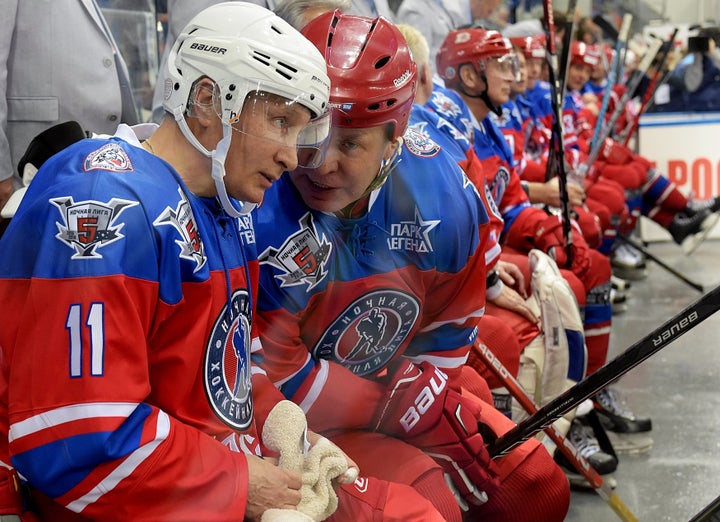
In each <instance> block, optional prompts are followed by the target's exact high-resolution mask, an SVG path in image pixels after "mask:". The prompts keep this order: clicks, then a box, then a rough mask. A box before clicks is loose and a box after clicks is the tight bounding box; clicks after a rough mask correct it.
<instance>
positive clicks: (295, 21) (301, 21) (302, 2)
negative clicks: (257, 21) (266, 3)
mask: <svg viewBox="0 0 720 522" xmlns="http://www.w3.org/2000/svg"><path fill="white" fill-rule="evenodd" d="M350 6H351V4H350V0H280V1H279V2H278V3H277V4H276V5H275V14H276V15H278V16H279V17H280V18H282V19H283V20H285V21H286V22H287V23H289V24H290V25H292V26H293V27H294V28H295V29H297V30H298V31H300V30H302V28H303V27H305V25H306V24H307V23H308V22H309V20H306V13H307V11H308V10H309V9H321V10H324V11H334V10H335V9H339V10H340V11H343V12H346V11H348V10H349V9H350Z"/></svg>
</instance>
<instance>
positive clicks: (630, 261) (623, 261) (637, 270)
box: [610, 241, 648, 281]
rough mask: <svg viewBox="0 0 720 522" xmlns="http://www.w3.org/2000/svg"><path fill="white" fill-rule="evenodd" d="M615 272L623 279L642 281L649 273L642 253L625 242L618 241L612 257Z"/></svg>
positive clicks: (611, 261) (611, 262)
mask: <svg viewBox="0 0 720 522" xmlns="http://www.w3.org/2000/svg"><path fill="white" fill-rule="evenodd" d="M610 264H611V265H612V271H613V274H614V275H616V276H617V277H620V278H622V279H627V280H630V281H640V280H641V279H645V278H646V277H647V275H648V269H647V265H646V264H645V258H644V256H643V255H642V253H641V252H640V251H638V250H636V249H635V248H633V247H632V246H630V245H629V244H627V243H625V242H622V241H620V242H618V243H617V244H616V246H615V248H614V249H613V252H612V255H611V257H610Z"/></svg>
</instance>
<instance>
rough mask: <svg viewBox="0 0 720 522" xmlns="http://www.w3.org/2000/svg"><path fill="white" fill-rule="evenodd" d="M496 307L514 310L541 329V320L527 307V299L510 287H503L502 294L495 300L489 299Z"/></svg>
mask: <svg viewBox="0 0 720 522" xmlns="http://www.w3.org/2000/svg"><path fill="white" fill-rule="evenodd" d="M489 301H491V302H492V303H493V304H494V305H495V306H498V307H500V308H504V309H506V310H512V311H513V312H515V313H517V314H520V315H522V316H523V317H524V318H525V319H527V320H528V321H530V322H531V323H533V324H536V325H538V328H540V329H541V324H540V318H539V317H538V316H537V315H535V312H534V311H533V310H532V308H530V307H529V306H528V305H527V302H526V301H525V299H523V298H522V297H521V296H520V294H518V293H517V292H516V291H515V290H514V289H512V288H510V287H509V286H507V285H505V286H503V289H502V292H500V295H498V296H497V297H496V298H495V299H489Z"/></svg>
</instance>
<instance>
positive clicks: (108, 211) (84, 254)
mask: <svg viewBox="0 0 720 522" xmlns="http://www.w3.org/2000/svg"><path fill="white" fill-rule="evenodd" d="M50 203H52V204H53V205H55V206H56V207H57V208H58V210H59V211H60V214H61V215H62V218H63V222H62V224H61V223H56V224H57V227H58V230H59V231H60V232H59V233H58V234H57V235H56V236H55V237H56V238H58V239H59V240H60V241H62V242H63V243H65V244H66V245H67V246H69V247H70V248H72V249H73V250H75V254H73V256H72V258H71V259H102V257H103V256H102V255H100V254H99V253H98V252H97V251H98V250H99V249H100V248H102V247H104V246H107V245H109V244H110V243H114V242H115V241H118V240H119V239H122V238H123V237H125V236H124V235H122V234H121V233H120V229H121V228H122V227H123V225H124V223H120V224H118V225H116V224H115V220H116V219H117V218H118V216H119V215H120V214H121V213H122V211H123V210H125V209H126V208H129V207H134V206H135V205H138V202H137V201H128V200H125V199H117V198H112V199H111V200H110V201H109V202H108V203H101V202H99V201H92V200H87V201H79V202H77V203H75V202H74V201H73V198H72V197H71V196H68V197H63V198H54V199H51V200H50Z"/></svg>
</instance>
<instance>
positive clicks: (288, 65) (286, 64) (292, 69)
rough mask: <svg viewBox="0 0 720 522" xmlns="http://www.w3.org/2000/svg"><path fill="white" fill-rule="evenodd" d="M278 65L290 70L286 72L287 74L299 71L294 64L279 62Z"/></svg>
mask: <svg viewBox="0 0 720 522" xmlns="http://www.w3.org/2000/svg"><path fill="white" fill-rule="evenodd" d="M277 65H278V67H283V68H285V69H287V70H288V71H289V73H286V74H292V75H295V74H297V72H298V70H297V67H293V66H292V65H290V64H288V63H284V62H278V63H277Z"/></svg>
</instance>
